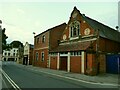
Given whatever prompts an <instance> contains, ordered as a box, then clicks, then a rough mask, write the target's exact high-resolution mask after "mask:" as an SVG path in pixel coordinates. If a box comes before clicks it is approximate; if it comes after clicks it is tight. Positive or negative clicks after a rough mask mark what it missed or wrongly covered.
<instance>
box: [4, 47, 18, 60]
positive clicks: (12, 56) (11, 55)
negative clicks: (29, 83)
mask: <svg viewBox="0 0 120 90" xmlns="http://www.w3.org/2000/svg"><path fill="white" fill-rule="evenodd" d="M3 60H4V61H17V60H18V48H12V49H10V50H3Z"/></svg>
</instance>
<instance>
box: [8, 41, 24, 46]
mask: <svg viewBox="0 0 120 90" xmlns="http://www.w3.org/2000/svg"><path fill="white" fill-rule="evenodd" d="M10 46H11V47H12V48H19V46H21V47H23V43H21V42H20V41H12V42H11V43H10Z"/></svg>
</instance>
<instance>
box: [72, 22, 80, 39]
mask: <svg viewBox="0 0 120 90" xmlns="http://www.w3.org/2000/svg"><path fill="white" fill-rule="evenodd" d="M79 33H80V23H79V22H78V21H74V22H72V23H71V24H70V37H77V36H79Z"/></svg>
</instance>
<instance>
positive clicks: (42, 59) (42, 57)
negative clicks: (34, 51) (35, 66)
mask: <svg viewBox="0 0 120 90" xmlns="http://www.w3.org/2000/svg"><path fill="white" fill-rule="evenodd" d="M41 61H44V52H42V53H41Z"/></svg>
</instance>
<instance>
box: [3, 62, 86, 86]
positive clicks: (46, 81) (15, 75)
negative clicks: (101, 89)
mask: <svg viewBox="0 0 120 90" xmlns="http://www.w3.org/2000/svg"><path fill="white" fill-rule="evenodd" d="M2 69H3V70H4V71H5V73H7V75H8V76H9V77H10V78H11V79H12V80H13V81H14V82H15V83H16V84H17V85H18V86H19V87H20V88H85V87H84V86H80V85H77V84H74V83H71V82H69V80H67V79H66V80H65V79H61V78H59V77H55V76H52V75H47V74H44V73H37V72H35V71H32V70H28V69H24V68H23V67H21V68H20V67H17V66H16V65H14V63H9V64H8V63H6V65H4V64H3V66H2Z"/></svg>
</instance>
